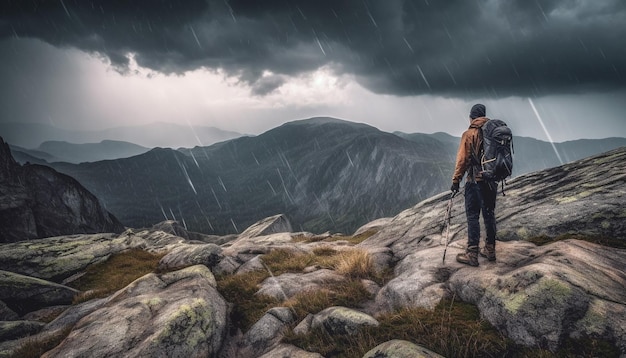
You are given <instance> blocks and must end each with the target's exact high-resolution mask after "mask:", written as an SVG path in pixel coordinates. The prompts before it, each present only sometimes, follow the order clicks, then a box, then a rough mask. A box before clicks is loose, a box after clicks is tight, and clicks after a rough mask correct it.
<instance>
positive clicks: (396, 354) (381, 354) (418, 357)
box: [363, 339, 443, 358]
mask: <svg viewBox="0 0 626 358" xmlns="http://www.w3.org/2000/svg"><path fill="white" fill-rule="evenodd" d="M363 358H443V356H442V355H439V354H437V353H435V352H432V351H430V350H428V349H426V348H424V347H422V346H418V345H417V344H414V343H411V342H409V341H404V340H399V339H394V340H391V341H388V342H385V343H381V344H379V345H377V346H376V347H374V348H372V349H371V350H370V351H368V352H367V353H365V355H364V356H363Z"/></svg>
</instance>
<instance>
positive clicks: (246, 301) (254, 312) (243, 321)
mask: <svg viewBox="0 0 626 358" xmlns="http://www.w3.org/2000/svg"><path fill="white" fill-rule="evenodd" d="M268 277H269V274H268V273H267V272H264V271H252V272H247V273H243V274H238V275H225V276H218V277H216V280H217V289H218V291H219V292H220V293H221V294H222V296H223V297H224V299H226V301H228V302H230V303H231V304H232V305H233V306H232V310H231V313H230V320H231V327H233V328H235V327H238V328H241V329H242V330H244V331H247V330H248V329H249V328H250V327H252V325H253V324H254V323H255V322H256V321H258V320H259V319H260V318H261V317H262V316H263V315H264V314H265V312H266V311H267V310H269V309H270V308H272V307H277V306H278V304H279V301H278V300H275V299H274V298H272V297H268V296H265V295H255V293H256V292H257V291H258V289H259V285H260V284H261V282H263V280H265V279H266V278H268Z"/></svg>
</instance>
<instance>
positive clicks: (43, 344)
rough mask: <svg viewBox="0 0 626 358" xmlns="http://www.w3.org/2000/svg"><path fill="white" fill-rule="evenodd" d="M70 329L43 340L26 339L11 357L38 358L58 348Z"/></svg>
mask: <svg viewBox="0 0 626 358" xmlns="http://www.w3.org/2000/svg"><path fill="white" fill-rule="evenodd" d="M71 331H72V328H71V327H70V328H66V329H64V330H61V331H59V332H57V333H55V334H54V335H52V336H49V337H47V338H43V339H28V340H26V342H24V344H22V345H21V346H20V347H19V348H18V349H16V350H15V351H14V352H13V355H12V356H13V357H20V358H39V357H41V355H43V354H44V353H45V352H47V351H49V350H51V349H52V348H54V347H56V346H58V345H59V344H60V343H61V342H63V340H64V339H65V338H66V337H67V336H68V335H69V334H70V332H71Z"/></svg>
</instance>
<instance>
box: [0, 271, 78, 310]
mask: <svg viewBox="0 0 626 358" xmlns="http://www.w3.org/2000/svg"><path fill="white" fill-rule="evenodd" d="M77 293H78V291H77V290H75V289H73V288H70V287H67V286H63V285H59V284H56V283H53V282H49V281H45V280H42V279H38V278H34V277H29V276H24V275H20V274H17V273H13V272H8V271H0V300H1V301H3V302H4V303H5V304H6V305H7V306H8V307H9V308H11V310H13V311H14V312H16V313H18V314H24V313H27V312H31V311H34V310H37V309H39V308H42V307H46V306H54V305H63V304H70V303H72V300H73V299H74V296H75V295H76V294H77Z"/></svg>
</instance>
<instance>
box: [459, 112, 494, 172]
mask: <svg viewBox="0 0 626 358" xmlns="http://www.w3.org/2000/svg"><path fill="white" fill-rule="evenodd" d="M488 120H489V118H487V117H479V118H476V119H472V122H471V124H470V127H469V128H468V129H467V130H466V131H465V132H463V135H462V136H461V144H459V150H458V151H457V153H456V166H455V168H454V175H453V176H452V182H453V183H460V182H461V180H462V179H463V176H464V175H465V172H467V171H469V170H470V169H472V150H473V151H474V155H475V158H480V147H481V145H482V143H481V140H480V134H479V132H478V131H479V130H480V127H482V126H483V124H485V122H487V121H488ZM474 168H475V169H473V171H474V179H476V181H481V180H482V175H481V173H480V168H479V167H478V166H474ZM469 175H472V173H469Z"/></svg>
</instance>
